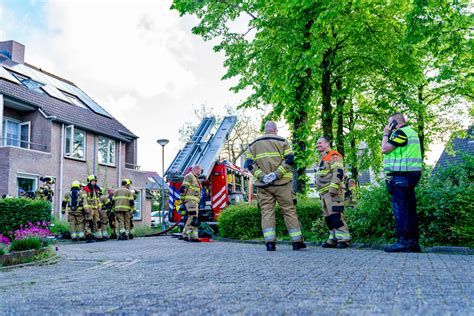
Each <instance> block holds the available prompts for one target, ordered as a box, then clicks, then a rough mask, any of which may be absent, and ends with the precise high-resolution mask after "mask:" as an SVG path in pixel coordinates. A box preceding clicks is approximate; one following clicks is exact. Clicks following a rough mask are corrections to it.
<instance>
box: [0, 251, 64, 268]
mask: <svg viewBox="0 0 474 316" xmlns="http://www.w3.org/2000/svg"><path fill="white" fill-rule="evenodd" d="M58 259H59V255H58V254H55V255H54V256H52V257H51V258H47V259H43V260H39V261H33V262H28V263H22V264H15V265H12V266H4V267H0V272H8V271H10V270H14V269H20V268H25V267H31V266H45V265H50V264H55V263H57V262H58Z"/></svg>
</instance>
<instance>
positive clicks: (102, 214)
mask: <svg viewBox="0 0 474 316" xmlns="http://www.w3.org/2000/svg"><path fill="white" fill-rule="evenodd" d="M100 193H101V195H100V207H99V226H100V231H101V233H102V240H103V241H106V240H108V239H109V236H108V232H107V225H108V224H109V217H108V213H109V209H110V208H111V207H112V201H110V199H109V195H108V192H107V190H106V189H105V188H101V190H100Z"/></svg>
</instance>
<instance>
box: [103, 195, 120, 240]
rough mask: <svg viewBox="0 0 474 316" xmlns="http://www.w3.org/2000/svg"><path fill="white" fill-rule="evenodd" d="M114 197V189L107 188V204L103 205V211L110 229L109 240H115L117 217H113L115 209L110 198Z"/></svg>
mask: <svg viewBox="0 0 474 316" xmlns="http://www.w3.org/2000/svg"><path fill="white" fill-rule="evenodd" d="M113 196H114V189H112V188H109V189H108V190H107V199H108V200H109V202H108V203H106V204H105V209H106V211H107V219H108V222H109V227H110V231H111V233H110V239H117V237H118V236H117V217H116V216H115V207H114V206H113V203H112V198H113Z"/></svg>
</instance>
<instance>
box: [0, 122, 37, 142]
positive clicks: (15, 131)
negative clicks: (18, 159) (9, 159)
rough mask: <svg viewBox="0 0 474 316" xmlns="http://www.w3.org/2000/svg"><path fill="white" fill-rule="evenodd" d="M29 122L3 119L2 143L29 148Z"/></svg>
mask: <svg viewBox="0 0 474 316" xmlns="http://www.w3.org/2000/svg"><path fill="white" fill-rule="evenodd" d="M30 125H31V123H30V122H19V121H16V120H12V119H10V118H4V119H3V130H2V135H3V139H2V145H3V146H13V147H21V148H28V149H29V148H30Z"/></svg>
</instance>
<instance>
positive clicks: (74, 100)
mask: <svg viewBox="0 0 474 316" xmlns="http://www.w3.org/2000/svg"><path fill="white" fill-rule="evenodd" d="M61 92H62V93H63V94H64V95H65V96H66V97H67V98H68V99H69V101H71V103H72V104H75V105H77V106H80V107H81V108H84V109H87V108H88V107H87V105H85V104H84V102H82V101H81V99H79V98H78V97H76V96H75V95H73V94H70V93H67V92H66V91H62V90H61Z"/></svg>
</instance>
